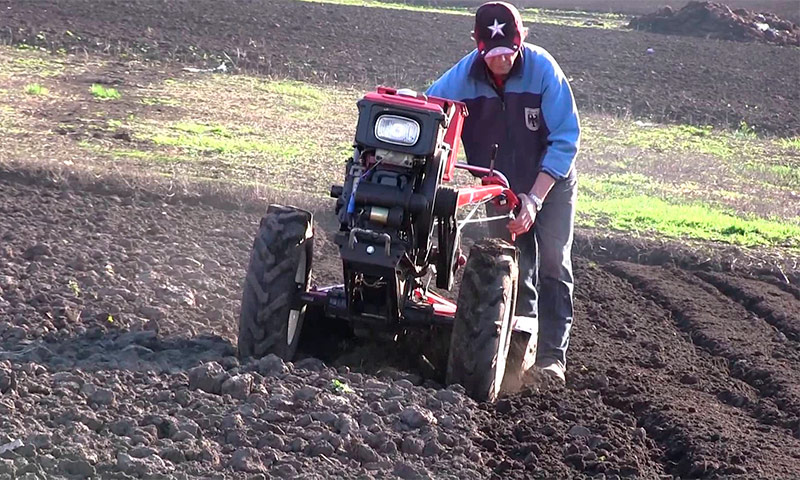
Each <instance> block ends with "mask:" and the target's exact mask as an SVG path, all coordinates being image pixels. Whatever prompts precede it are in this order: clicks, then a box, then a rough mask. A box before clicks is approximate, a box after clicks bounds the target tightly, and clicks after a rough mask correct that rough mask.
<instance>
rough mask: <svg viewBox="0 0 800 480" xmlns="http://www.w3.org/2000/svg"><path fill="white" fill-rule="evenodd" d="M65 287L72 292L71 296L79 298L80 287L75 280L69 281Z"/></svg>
mask: <svg viewBox="0 0 800 480" xmlns="http://www.w3.org/2000/svg"><path fill="white" fill-rule="evenodd" d="M67 285H68V286H69V289H70V290H72V294H73V295H75V296H76V297H80V296H81V287H80V286H79V285H78V282H76V281H75V280H70V281H69V283H68V284H67Z"/></svg>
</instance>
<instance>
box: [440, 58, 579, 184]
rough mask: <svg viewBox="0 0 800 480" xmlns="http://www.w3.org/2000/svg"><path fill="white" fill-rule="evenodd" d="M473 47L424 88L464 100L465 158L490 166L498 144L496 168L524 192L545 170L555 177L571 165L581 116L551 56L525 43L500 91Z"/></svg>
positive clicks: (567, 172)
mask: <svg viewBox="0 0 800 480" xmlns="http://www.w3.org/2000/svg"><path fill="white" fill-rule="evenodd" d="M493 85H494V84H493V82H492V81H491V80H490V79H489V76H488V73H487V69H486V65H485V63H484V61H483V58H481V56H480V55H479V54H478V51H477V50H473V51H472V53H469V54H467V55H466V56H465V57H464V58H462V59H461V60H460V61H459V62H458V63H456V64H455V65H454V66H453V67H452V68H451V69H450V70H448V71H447V72H445V73H444V75H442V76H441V78H439V79H438V80H436V82H434V84H433V85H431V86H430V88H428V90H427V92H426V93H427V94H428V95H431V96H436V97H443V98H449V99H451V100H460V101H462V102H464V103H466V104H467V109H468V110H469V116H468V117H467V119H466V121H465V123H464V129H463V132H462V135H461V141H462V144H463V145H464V151H465V153H466V155H467V161H468V162H469V163H471V164H473V165H480V166H485V167H488V166H489V160H490V155H491V147H492V145H493V144H495V143H497V144H498V145H499V149H498V153H497V159H496V162H495V168H497V169H498V170H500V171H501V172H503V173H504V174H505V175H506V176H507V177H508V179H509V182H510V183H511V188H512V190H514V191H515V192H526V193H527V192H528V191H529V190H530V188H531V187H532V186H533V182H534V180H535V179H536V175H537V174H538V173H539V171H544V172H547V173H548V174H550V175H551V176H552V177H554V178H555V179H556V180H562V179H564V178H567V177H569V176H570V175H571V174H572V173H573V172H574V170H575V168H574V165H575V156H576V155H577V153H578V146H579V141H580V121H579V118H578V110H577V107H576V106H575V100H574V98H573V97H572V90H571V89H570V86H569V83H568V82H567V78H566V77H565V76H564V73H563V72H562V71H561V68H560V67H559V66H558V63H556V61H555V59H554V58H553V57H552V56H551V55H550V54H549V53H547V51H546V50H545V49H543V48H541V47H538V46H536V45H531V44H527V43H525V44H524V45H523V48H522V49H521V50H520V56H519V57H518V58H517V61H516V62H515V63H514V66H513V67H512V69H511V72H509V76H508V78H507V79H506V82H505V86H504V88H503V89H502V90H500V91H499V92H498V90H496V89H495V87H494V86H493Z"/></svg>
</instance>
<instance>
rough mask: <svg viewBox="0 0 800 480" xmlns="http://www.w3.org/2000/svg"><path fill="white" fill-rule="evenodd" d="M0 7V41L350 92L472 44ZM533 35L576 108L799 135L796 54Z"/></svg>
mask: <svg viewBox="0 0 800 480" xmlns="http://www.w3.org/2000/svg"><path fill="white" fill-rule="evenodd" d="M4 5H5V6H4V7H3V15H2V16H0V41H3V42H6V43H13V44H23V43H24V44H27V45H36V46H41V47H43V48H46V49H49V50H52V51H56V50H58V49H60V48H63V49H65V50H66V51H69V52H84V51H87V52H104V53H114V54H122V55H125V56H126V57H127V58H134V57H137V58H138V57H141V58H151V59H152V58H157V59H162V60H182V61H187V62H191V63H195V64H201V65H202V66H204V67H217V66H218V65H219V64H220V63H221V62H225V63H226V64H227V66H228V67H229V68H236V69H240V70H246V71H255V72H259V73H262V74H267V75H273V76H281V77H286V76H288V77H291V78H297V79H302V80H310V81H315V82H339V83H346V84H352V85H358V86H359V87H362V88H372V87H374V86H375V85H376V84H390V85H404V86H410V87H413V88H425V87H426V86H427V85H428V84H429V83H430V82H431V81H433V80H434V79H435V78H436V77H438V76H439V75H440V74H441V73H442V72H444V71H445V70H446V69H447V68H449V66H450V65H452V64H453V63H454V62H455V61H457V60H458V59H459V58H461V56H463V55H464V54H465V53H466V52H468V51H469V50H470V49H472V48H473V45H472V42H471V41H470V39H469V32H470V30H471V29H472V24H471V18H470V17H469V16H462V15H449V14H438V13H437V14H433V13H420V12H408V11H399V10H386V9H373V8H363V7H352V6H343V5H331V4H314V3H297V2H293V1H288V0H287V1H282V0H270V1H268V2H261V3H259V6H258V8H253V4H252V3H250V2H245V1H227V2H218V1H210V0H201V1H192V2H189V1H187V0H176V1H170V2H153V1H149V0H138V1H118V0H115V1H111V2H106V3H105V4H104V7H103V8H98V7H97V4H96V2H91V1H88V0H62V1H54V0H32V1H25V2H20V1H10V2H9V1H7V2H5V4H4ZM531 27H532V29H531V30H532V33H531V37H529V38H530V41H531V42H533V43H537V44H540V45H542V46H543V47H545V48H547V49H548V50H549V51H550V52H551V53H553V55H554V56H555V57H556V59H557V60H558V61H559V63H560V64H561V66H562V68H563V69H564V71H565V72H566V73H567V75H568V76H569V77H570V78H571V79H572V86H573V89H574V91H575V96H576V98H577V101H578V104H579V107H580V108H581V109H582V110H583V111H603V112H609V113H612V114H615V115H621V116H627V115H633V116H635V117H638V118H649V119H654V120H658V121H669V122H672V121H674V122H681V123H690V124H696V125H709V124H711V125H724V126H729V127H733V128H738V127H739V125H740V122H745V123H746V124H747V125H749V126H751V127H754V128H755V129H756V131H758V132H760V133H769V134H779V135H798V134H800V119H798V117H797V109H796V108H795V106H796V105H797V104H799V103H800V89H799V88H798V85H800V68H798V66H800V49H797V48H788V49H787V48H778V47H774V46H770V45H762V44H739V43H730V42H720V41H713V40H705V39H698V38H687V37H679V38H676V37H671V36H664V35H658V34H651V33H645V32H629V31H615V30H601V29H591V28H573V27H562V26H555V25H541V24H535V25H531ZM409 32H413V33H409ZM649 48H652V49H653V52H654V53H653V54H648V53H647V50H648V49H649ZM410 52H425V53H424V54H411V53H410ZM688 52H691V54H689V53H688ZM765 72H768V77H766V78H769V83H768V84H765V80H764V79H765Z"/></svg>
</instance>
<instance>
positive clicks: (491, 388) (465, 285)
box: [239, 87, 522, 401]
mask: <svg viewBox="0 0 800 480" xmlns="http://www.w3.org/2000/svg"><path fill="white" fill-rule="evenodd" d="M358 109H359V118H358V125H357V129H356V135H355V143H354V152H353V156H352V158H350V159H349V160H348V161H347V164H346V170H345V181H344V185H335V186H333V187H332V188H331V196H332V197H334V198H336V216H337V218H338V223H339V231H338V232H337V233H336V235H335V243H336V244H337V245H338V247H339V252H340V256H341V259H342V267H343V274H344V276H343V278H344V284H343V285H338V286H331V287H324V288H318V287H312V286H311V285H310V274H311V266H312V257H313V241H314V229H313V224H312V214H311V213H310V212H308V211H305V210H302V209H299V208H295V207H289V206H279V205H270V206H269V208H268V209H267V213H266V214H265V215H264V217H263V218H262V219H261V224H260V227H259V230H258V234H257V235H256V238H255V241H254V244H253V250H252V253H251V256H250V264H249V266H248V270H247V278H246V282H245V286H244V294H243V298H242V310H241V317H240V323H239V354H240V356H243V357H248V356H255V357H261V356H264V355H267V354H270V353H273V354H276V355H278V356H279V357H282V358H284V359H287V360H289V359H292V357H293V356H294V355H295V352H296V350H297V346H298V343H299V340H300V333H301V330H302V329H303V320H304V318H305V317H306V315H307V313H308V312H309V311H311V310H314V311H321V312H323V313H324V316H325V318H326V319H330V321H335V320H338V321H342V320H344V321H346V323H347V324H348V325H349V327H350V328H352V331H353V332H355V333H356V334H359V333H360V334H362V335H363V334H365V333H370V332H371V333H375V332H382V333H388V334H389V337H392V335H394V334H397V335H400V334H402V332H407V331H409V330H411V329H414V328H419V327H421V328H431V327H433V326H445V327H448V326H449V327H451V328H450V331H451V335H450V347H449V356H448V357H447V367H446V370H447V373H446V375H445V380H446V382H447V383H448V384H452V383H459V384H461V385H462V386H463V387H464V388H465V389H466V390H467V392H468V394H470V395H471V396H472V397H473V398H475V399H478V400H489V401H493V400H495V399H496V398H497V396H498V394H499V393H500V391H501V385H502V384H503V381H504V376H505V381H506V382H511V381H513V380H514V379H516V380H519V376H520V375H521V374H522V372H521V369H522V358H508V361H506V359H507V357H508V356H509V344H510V339H511V332H512V330H513V329H514V305H515V298H516V290H517V277H518V271H517V251H516V248H515V247H514V246H513V245H511V244H509V243H507V242H505V241H503V240H499V239H487V240H483V241H479V242H477V243H476V244H475V245H474V246H473V247H472V248H471V250H470V254H469V258H468V259H467V258H466V257H465V256H464V255H462V253H461V248H460V243H461V242H460V240H461V231H462V227H463V226H464V225H465V224H467V223H472V222H481V221H489V220H493V219H494V220H497V219H498V217H497V216H495V217H492V218H479V217H480V216H476V213H477V212H478V211H480V210H481V209H482V208H484V206H485V205H486V204H487V203H489V202H493V203H494V207H495V208H493V209H492V210H493V211H501V212H508V213H507V214H506V215H505V217H506V218H510V217H511V215H512V214H513V212H514V211H515V210H516V208H517V207H518V204H519V200H518V198H517V196H516V195H514V193H513V192H512V191H511V190H509V187H508V181H507V179H506V178H505V177H504V176H503V175H502V174H501V173H500V172H498V171H496V170H494V155H495V153H496V150H497V149H496V147H495V149H494V151H493V152H486V155H487V156H491V162H490V167H489V168H484V167H478V166H474V165H468V164H465V163H457V161H456V157H457V155H458V146H459V139H460V135H461V129H462V126H463V123H464V119H465V118H466V116H467V114H468V113H467V108H466V105H464V104H463V103H460V102H455V101H452V100H447V99H443V98H435V97H429V96H425V95H423V94H418V93H416V92H413V91H408V90H395V89H391V88H384V87H379V88H378V89H377V91H375V92H371V93H368V94H367V95H365V96H364V97H363V98H362V99H361V100H359V102H358ZM457 168H459V169H465V170H467V171H469V172H470V173H472V174H473V175H474V176H475V177H479V178H480V179H481V185H474V186H468V187H462V188H456V187H454V186H453V185H452V184H453V179H454V172H455V169H457ZM462 266H464V272H463V277H462V280H461V283H460V290H459V295H458V300H457V303H456V304H453V303H452V302H450V301H448V300H447V299H445V298H443V297H442V296H439V295H437V294H436V293H434V292H433V291H431V289H430V288H429V287H430V284H431V282H432V281H433V280H434V279H435V285H436V287H438V288H440V289H445V290H450V289H452V287H453V283H454V278H455V274H456V271H457V270H458V269H459V268H460V267H462ZM512 356H514V355H513V354H512Z"/></svg>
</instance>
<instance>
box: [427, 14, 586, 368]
mask: <svg viewBox="0 0 800 480" xmlns="http://www.w3.org/2000/svg"><path fill="white" fill-rule="evenodd" d="M527 33H528V29H527V28H525V27H523V25H522V19H521V18H520V14H519V12H518V11H517V9H516V8H515V7H514V6H513V5H510V4H508V3H505V2H488V3H485V4H483V5H481V6H480V7H479V8H478V11H477V12H476V14H475V28H474V31H473V39H474V40H475V41H476V43H477V48H476V49H475V50H474V51H472V52H471V53H469V54H467V55H466V56H465V57H464V58H462V59H461V60H460V61H459V62H458V63H457V64H456V65H455V66H453V67H452V68H451V69H450V70H448V71H447V72H446V73H445V74H444V75H442V77H441V78H439V79H438V80H437V81H436V82H435V83H434V84H433V85H431V87H430V88H429V89H428V91H427V92H426V93H427V94H428V95H432V96H437V97H444V98H450V99H454V100H460V101H462V102H464V103H466V104H467V108H468V110H469V116H468V117H467V119H466V121H465V124H464V129H463V133H462V137H461V139H462V143H463V145H464V150H465V153H466V155H467V159H468V161H469V162H470V163H471V164H476V165H481V166H488V165H489V160H490V155H491V153H490V152H491V149H492V145H494V144H498V145H499V149H498V152H497V157H496V162H495V167H496V168H497V169H498V170H499V171H501V172H503V173H504V174H505V175H506V176H507V177H508V179H509V182H510V184H511V188H512V190H514V192H516V193H517V194H518V195H519V197H520V200H521V202H522V206H521V210H520V212H519V214H518V215H517V216H516V218H514V219H513V220H511V221H510V222H508V225H507V226H506V231H505V234H506V236H508V237H510V235H508V234H509V233H514V234H516V235H517V237H516V246H517V247H518V249H519V251H520V269H519V271H520V279H519V288H518V292H517V306H516V312H515V315H516V316H517V319H516V321H517V326H518V327H519V328H520V329H521V330H525V331H526V332H528V333H521V332H515V333H514V335H513V336H512V339H511V347H510V350H509V360H508V361H509V362H513V361H520V362H522V364H523V371H524V370H527V369H529V368H530V367H531V366H532V365H533V364H534V361H535V364H536V366H538V367H540V368H542V369H543V371H544V373H546V374H549V375H552V376H553V377H556V378H558V379H559V380H561V381H564V378H565V376H564V374H565V371H566V366H567V347H568V346H569V333H570V328H571V326H572V318H573V305H572V290H573V278H572V258H571V256H572V236H573V224H574V219H575V198H576V191H577V189H576V184H577V178H576V173H575V166H574V164H575V156H576V154H577V152H578V144H579V139H580V124H579V119H578V112H577V108H576V106H575V101H574V99H573V96H572V91H571V89H570V86H569V83H568V82H567V79H566V77H565V76H564V73H563V72H562V71H561V68H560V67H559V66H558V64H557V63H556V61H555V60H554V59H553V57H552V56H550V54H549V53H548V52H547V51H545V50H544V49H543V48H541V47H538V46H535V45H531V44H527V43H524V39H525V37H526V36H527ZM494 230H497V229H496V228H494ZM537 250H538V255H537ZM537 289H538V294H539V295H538V296H537ZM537 300H538V301H537ZM537 321H538V330H537ZM537 331H538V349H537V352H536V356H535V359H534V358H532V357H534V355H533V351H534V348H536V343H537V342H536V341H535V340H536V339H534V338H532V336H533V335H537Z"/></svg>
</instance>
